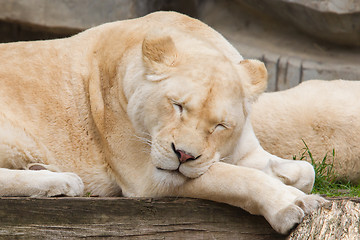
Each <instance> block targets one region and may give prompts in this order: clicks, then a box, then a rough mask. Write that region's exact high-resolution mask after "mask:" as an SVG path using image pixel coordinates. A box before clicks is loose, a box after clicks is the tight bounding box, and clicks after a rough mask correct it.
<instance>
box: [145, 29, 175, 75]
mask: <svg viewBox="0 0 360 240" xmlns="http://www.w3.org/2000/svg"><path fill="white" fill-rule="evenodd" d="M142 54H143V61H144V64H145V67H146V70H147V73H146V74H147V78H148V79H149V80H152V81H159V80H161V79H163V78H165V77H166V74H167V73H168V72H169V70H170V68H171V67H173V66H175V64H176V62H177V57H178V53H177V50H176V47H175V44H174V42H173V40H172V38H171V37H170V36H163V37H157V36H154V35H150V36H147V37H145V39H144V41H143V44H142Z"/></svg>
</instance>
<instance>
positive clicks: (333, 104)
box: [252, 80, 360, 183]
mask: <svg viewBox="0 0 360 240" xmlns="http://www.w3.org/2000/svg"><path fill="white" fill-rule="evenodd" d="M359 93H360V81H345V80H333V81H321V80H311V81H306V82H303V83H301V84H300V85H298V86H296V87H294V88H291V89H288V90H285V91H280V92H273V93H264V94H262V95H261V96H260V98H259V99H258V101H256V103H255V104H254V106H253V111H252V124H253V125H254V130H255V133H256V136H257V137H258V138H259V140H260V143H261V146H262V147H264V149H265V150H267V151H269V152H271V153H273V154H275V155H277V156H280V157H285V158H291V157H292V156H293V155H298V156H299V153H301V152H302V150H303V149H304V147H305V146H304V143H303V141H304V142H305V143H306V144H307V145H308V147H309V149H310V151H311V153H312V155H313V157H314V159H315V160H316V161H318V162H319V161H322V160H323V158H324V156H325V155H326V156H327V163H328V164H331V163H333V170H334V172H335V173H336V174H338V178H339V179H349V180H351V181H353V182H354V183H359V182H360V146H359V143H360V134H359V132H360V114H359V112H360V101H359ZM333 150H335V159H333V156H332V153H333ZM308 160H310V159H308Z"/></svg>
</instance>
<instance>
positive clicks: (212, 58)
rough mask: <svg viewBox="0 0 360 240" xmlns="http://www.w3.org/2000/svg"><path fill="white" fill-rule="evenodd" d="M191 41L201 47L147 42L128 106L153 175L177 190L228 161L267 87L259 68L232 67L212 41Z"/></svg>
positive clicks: (255, 64) (167, 40) (254, 64)
mask: <svg viewBox="0 0 360 240" xmlns="http://www.w3.org/2000/svg"><path fill="white" fill-rule="evenodd" d="M174 39H175V38H174ZM191 41H193V42H199V40H196V41H195V40H194V39H192V40H183V41H181V42H179V43H177V42H176V43H177V44H176V45H175V43H174V41H173V39H172V38H171V37H170V36H163V37H151V36H150V37H149V36H148V37H147V38H145V40H144V41H143V44H142V61H143V67H144V68H143V69H144V73H143V79H142V81H141V83H140V84H137V86H136V88H135V89H134V90H133V93H132V94H131V96H130V98H129V103H128V114H129V116H130V119H131V121H132V123H133V125H134V127H135V129H136V130H137V131H138V134H144V135H148V136H150V137H149V138H150V139H149V140H150V142H151V161H152V164H153V166H154V171H155V176H156V177H157V178H158V179H159V180H161V181H166V182H170V183H173V184H175V185H177V184H181V183H183V182H184V181H185V180H186V179H187V178H196V177H199V176H200V175H202V174H203V173H205V172H206V171H207V170H208V169H209V167H210V166H211V165H212V164H213V163H214V162H216V161H219V160H220V159H222V158H227V157H231V155H232V154H233V151H234V149H235V147H236V145H237V143H238V141H239V138H240V135H241V133H242V131H243V126H244V123H245V119H246V118H247V116H248V114H249V105H250V104H251V102H252V101H253V100H254V99H255V98H256V97H257V96H258V95H259V94H260V93H261V92H263V91H264V89H265V88H266V83H267V72H266V69H265V67H264V65H263V64H262V63H261V62H259V61H256V60H243V61H241V62H240V63H239V62H232V61H231V59H228V58H227V57H226V56H224V55H223V54H222V52H221V51H220V50H218V49H216V48H213V47H212V45H211V44H210V43H207V42H201V43H200V44H199V43H197V44H195V45H193V42H191Z"/></svg>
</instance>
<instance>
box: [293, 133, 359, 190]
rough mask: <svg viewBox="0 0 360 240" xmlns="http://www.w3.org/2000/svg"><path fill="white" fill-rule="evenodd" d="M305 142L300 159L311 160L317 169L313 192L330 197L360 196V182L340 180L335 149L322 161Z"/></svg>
mask: <svg viewBox="0 0 360 240" xmlns="http://www.w3.org/2000/svg"><path fill="white" fill-rule="evenodd" d="M303 143H304V145H305V148H304V151H303V152H302V153H301V155H300V158H299V159H298V160H306V161H308V160H309V162H310V163H311V164H312V165H313V167H314V169H315V184H314V188H313V190H312V193H315V194H321V195H326V196H329V197H335V196H347V197H360V184H359V185H356V184H353V183H351V182H349V181H344V180H342V181H340V180H338V175H337V173H336V171H335V169H334V167H333V163H334V160H335V149H334V150H333V151H332V153H331V156H330V157H329V156H328V154H326V155H325V156H324V157H323V159H322V160H321V161H315V159H314V158H313V155H312V154H311V151H310V149H309V147H308V145H307V144H306V143H305V141H304V140H303ZM293 159H294V160H296V156H294V157H293Z"/></svg>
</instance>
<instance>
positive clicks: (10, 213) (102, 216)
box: [0, 197, 285, 240]
mask: <svg viewBox="0 0 360 240" xmlns="http://www.w3.org/2000/svg"><path fill="white" fill-rule="evenodd" d="M105 237H109V238H120V237H123V238H125V239H252V240H260V239H270V240H271V239H285V236H283V235H279V234H277V233H276V232H275V231H274V230H273V229H272V228H271V227H270V225H269V224H268V223H267V222H266V220H265V219H264V218H263V217H261V216H254V215H250V214H249V213H247V212H245V211H244V210H242V209H240V208H236V207H233V206H229V205H226V204H222V203H217V202H211V201H205V200H199V199H187V198H161V199H148V198H140V199H139V198H136V199H133V198H130V199H129V198H90V197H89V198H0V239H14V238H17V239H18V238H23V239H59V238H95V239H102V238H105Z"/></svg>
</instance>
